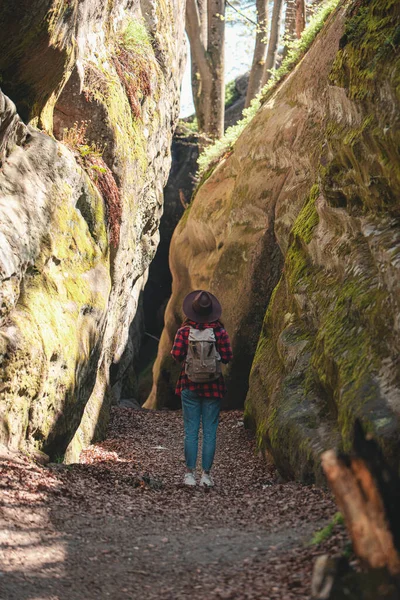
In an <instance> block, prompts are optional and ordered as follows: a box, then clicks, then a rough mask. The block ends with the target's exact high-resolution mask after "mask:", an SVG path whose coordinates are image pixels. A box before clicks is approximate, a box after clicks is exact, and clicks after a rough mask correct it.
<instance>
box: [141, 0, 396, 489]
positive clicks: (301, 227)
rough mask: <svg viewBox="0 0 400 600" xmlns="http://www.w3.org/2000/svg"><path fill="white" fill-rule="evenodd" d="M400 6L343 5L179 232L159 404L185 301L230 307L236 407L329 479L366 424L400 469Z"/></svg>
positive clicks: (297, 460) (165, 393)
mask: <svg viewBox="0 0 400 600" xmlns="http://www.w3.org/2000/svg"><path fill="white" fill-rule="evenodd" d="M399 30H400V7H399V4H398V3H393V2H391V1H390V0H385V1H383V2H382V1H378V0H370V1H369V2H366V1H361V2H360V0H357V1H353V2H351V1H350V2H342V3H341V4H340V5H339V7H338V9H337V10H336V11H335V12H334V13H333V14H332V15H331V17H330V18H329V20H328V22H327V24H326V25H325V27H324V29H323V30H322V31H321V33H320V34H319V35H318V36H317V38H316V39H315V40H314V42H313V44H312V46H311V48H310V50H309V51H308V53H307V54H306V56H305V57H304V58H303V59H302V61H301V62H300V63H299V64H298V65H297V67H296V69H295V70H294V71H293V72H292V73H291V74H290V75H289V76H288V77H287V78H286V79H285V80H284V81H283V82H282V83H281V84H280V86H279V87H278V88H277V89H276V90H275V92H274V93H273V94H272V95H270V97H269V98H268V99H267V101H266V102H265V103H264V104H263V105H262V107H261V109H260V110H259V111H258V113H257V114H256V116H255V118H254V119H253V120H252V121H251V123H250V124H249V125H248V127H247V128H246V129H245V130H244V132H243V133H242V135H241V136H240V137H239V139H238V140H237V142H236V143H235V145H234V148H233V151H232V152H231V153H230V155H228V156H226V157H225V158H224V159H223V160H222V161H221V162H220V163H219V164H218V165H217V167H216V168H215V169H214V170H213V172H212V173H211V174H209V173H208V174H207V176H208V178H207V176H206V177H205V178H204V181H203V183H202V185H201V186H200V187H199V189H198V190H197V193H196V194H195V197H194V200H193V202H192V204H191V206H190V208H189V209H188V210H187V211H186V212H185V214H184V216H183V218H182V220H181V222H180V224H179V225H178V227H177V230H176V231H175V234H174V237H173V240H172V245H171V255H170V264H171V269H172V273H173V295H172V298H171V300H170V302H169V305H168V307H167V311H166V325H165V329H164V331H163V334H162V339H161V343H160V350H159V355H158V358H157V361H156V364H155V370H154V379H155V383H154V386H153V390H152V393H151V395H150V397H149V399H148V401H147V406H157V405H158V406H160V405H161V404H162V403H166V404H167V405H172V404H173V403H174V402H175V400H174V397H173V384H174V382H175V378H176V367H175V366H174V365H172V364H171V359H170V357H169V350H170V347H171V343H172V339H173V336H174V333H175V331H176V328H177V327H178V325H179V323H180V321H181V319H182V312H181V303H182V299H183V297H184V296H185V294H186V293H187V292H188V291H189V290H191V289H196V288H208V289H210V290H211V291H212V292H213V293H215V294H216V295H217V296H218V297H219V298H220V300H221V302H222V305H223V320H224V322H225V325H226V327H227V329H228V331H229V332H230V334H231V337H232V341H233V345H234V353H235V359H234V361H233V363H232V365H231V366H230V367H229V369H228V371H227V380H228V386H229V391H228V395H227V397H226V405H227V406H230V407H235V406H242V405H243V404H244V403H245V407H246V417H247V421H248V423H251V424H253V426H254V427H255V429H256V432H257V438H258V442H259V445H260V447H267V448H268V449H269V451H270V452H271V453H272V455H273V456H274V458H275V461H276V463H277V465H278V467H279V469H280V470H281V472H282V473H283V474H285V475H287V476H290V477H291V476H295V477H298V478H300V479H303V480H304V481H309V480H312V479H317V480H319V478H320V477H321V472H320V467H319V456H320V453H321V451H322V450H323V449H325V448H330V447H334V446H336V445H337V444H341V445H342V446H343V447H344V448H348V447H349V444H350V442H351V439H350V438H351V431H352V425H353V423H354V421H355V419H356V418H357V417H358V418H360V419H361V421H362V423H363V425H364V427H365V428H366V429H367V430H368V431H370V432H371V433H373V434H374V435H375V437H376V439H377V440H378V441H379V443H380V445H381V447H382V448H383V449H384V451H385V453H386V456H387V457H388V458H389V459H390V460H391V461H392V462H394V463H395V464H396V465H397V466H398V464H399V463H398V461H399V442H398V439H399V437H398V433H399V406H400V404H399V402H400V364H399V356H400V347H399V343H400V342H399V340H400V336H399V328H400V306H399V298H400V295H399V291H400V290H399V286H400V272H399V269H400V227H399V216H400V215H399V212H400V205H399V191H400V190H399V186H400V170H399V168H400V155H399V141H400V140H399V135H400V133H399V132H400V128H399V114H400V112H399V108H400V95H399V81H400V79H399V78H400V46H399V44H400V37H399Z"/></svg>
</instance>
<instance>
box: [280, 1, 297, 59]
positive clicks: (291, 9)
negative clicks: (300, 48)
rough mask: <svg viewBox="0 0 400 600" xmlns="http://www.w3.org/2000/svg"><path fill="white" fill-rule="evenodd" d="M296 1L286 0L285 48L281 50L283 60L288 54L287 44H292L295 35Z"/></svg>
mask: <svg viewBox="0 0 400 600" xmlns="http://www.w3.org/2000/svg"><path fill="white" fill-rule="evenodd" d="M296 1H297V0H286V13H285V48H284V50H283V58H285V57H286V56H287V53H288V45H287V44H288V42H292V41H293V40H294V38H295V35H296Z"/></svg>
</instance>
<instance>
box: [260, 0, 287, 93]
mask: <svg viewBox="0 0 400 600" xmlns="http://www.w3.org/2000/svg"><path fill="white" fill-rule="evenodd" d="M282 5H283V0H274V8H273V10H272V19H271V33H270V36H269V42H268V50H267V59H266V61H265V69H264V75H263V79H262V85H265V84H266V83H267V81H268V80H269V78H270V77H271V73H270V70H271V69H273V68H274V67H275V64H276V57H277V53H278V44H279V31H280V26H281V17H282Z"/></svg>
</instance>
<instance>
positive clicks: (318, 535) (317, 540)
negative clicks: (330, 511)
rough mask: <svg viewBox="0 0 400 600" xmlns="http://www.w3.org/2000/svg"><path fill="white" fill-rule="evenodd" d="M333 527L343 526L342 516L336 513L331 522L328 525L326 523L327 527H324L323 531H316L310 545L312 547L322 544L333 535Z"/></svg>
mask: <svg viewBox="0 0 400 600" xmlns="http://www.w3.org/2000/svg"><path fill="white" fill-rule="evenodd" d="M335 525H344V519H343V515H342V513H340V512H337V513H336V514H335V515H334V516H333V518H332V521H331V522H330V523H328V525H327V526H326V527H324V528H323V529H320V530H319V531H316V532H315V533H314V535H313V537H312V540H311V544H312V545H313V546H317V545H318V544H322V542H325V541H326V540H328V539H329V538H330V537H331V535H332V533H333V529H334V527H335Z"/></svg>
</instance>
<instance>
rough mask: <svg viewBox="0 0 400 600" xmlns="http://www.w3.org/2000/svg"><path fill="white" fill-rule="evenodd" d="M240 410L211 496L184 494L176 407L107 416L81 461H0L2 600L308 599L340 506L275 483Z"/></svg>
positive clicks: (227, 426) (338, 539)
mask: <svg viewBox="0 0 400 600" xmlns="http://www.w3.org/2000/svg"><path fill="white" fill-rule="evenodd" d="M242 419H243V413H242V412H240V411H231V412H223V413H222V414H221V424H220V428H219V431H218V449H217V455H216V459H215V467H214V469H213V476H214V480H215V483H216V485H215V487H214V488H212V489H203V488H200V487H196V488H194V489H192V488H187V487H185V486H183V485H182V481H183V474H184V471H185V464H184V458H183V425H182V415H181V413H180V411H176V412H170V411H145V410H133V409H129V408H114V409H113V413H112V420H111V424H110V427H109V433H108V438H107V439H106V440H105V441H104V442H99V443H97V444H93V445H92V446H90V447H89V448H88V449H87V450H86V451H84V452H83V453H82V455H81V459H80V463H79V464H73V465H63V464H54V463H51V464H50V465H48V466H41V465H39V464H35V463H32V462H30V461H29V460H28V459H27V458H25V457H23V456H21V455H14V454H11V453H8V454H5V455H4V456H3V460H2V461H1V462H0V490H1V492H0V493H1V496H0V507H1V528H0V599H1V600H103V599H107V598H113V600H120V599H121V600H122V599H130V600H136V599H139V598H140V599H141V600H153V599H158V600H179V599H181V598H182V599H183V598H190V599H191V600H214V599H234V600H245V599H251V600H254V599H265V600H291V599H295V598H296V599H306V598H307V599H308V598H310V580H311V572H312V568H313V563H314V561H315V558H316V556H318V555H320V554H323V553H326V552H329V553H330V554H335V553H338V552H341V551H342V548H343V547H344V545H345V543H346V534H345V532H344V530H343V527H342V526H341V525H335V526H334V529H333V535H332V536H331V537H330V538H329V539H327V540H325V541H324V542H322V543H320V544H319V545H311V544H310V541H311V539H312V537H313V534H314V533H315V532H316V531H317V530H320V529H321V528H323V527H324V526H326V525H327V524H328V523H329V522H330V521H331V520H332V517H333V515H334V514H335V513H336V512H337V509H336V507H335V505H334V503H333V501H332V498H331V496H330V494H329V493H328V492H327V491H326V490H323V489H320V488H317V487H315V486H312V485H310V486H304V485H301V484H299V483H295V482H288V483H285V482H283V481H282V479H281V478H280V477H279V475H278V474H277V472H276V471H275V469H274V467H273V465H272V464H270V463H269V461H268V460H265V459H263V457H262V456H261V455H260V454H257V453H256V451H255V442H254V440H253V439H252V437H251V436H250V434H249V432H247V431H246V430H245V429H244V427H243V420H242Z"/></svg>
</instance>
